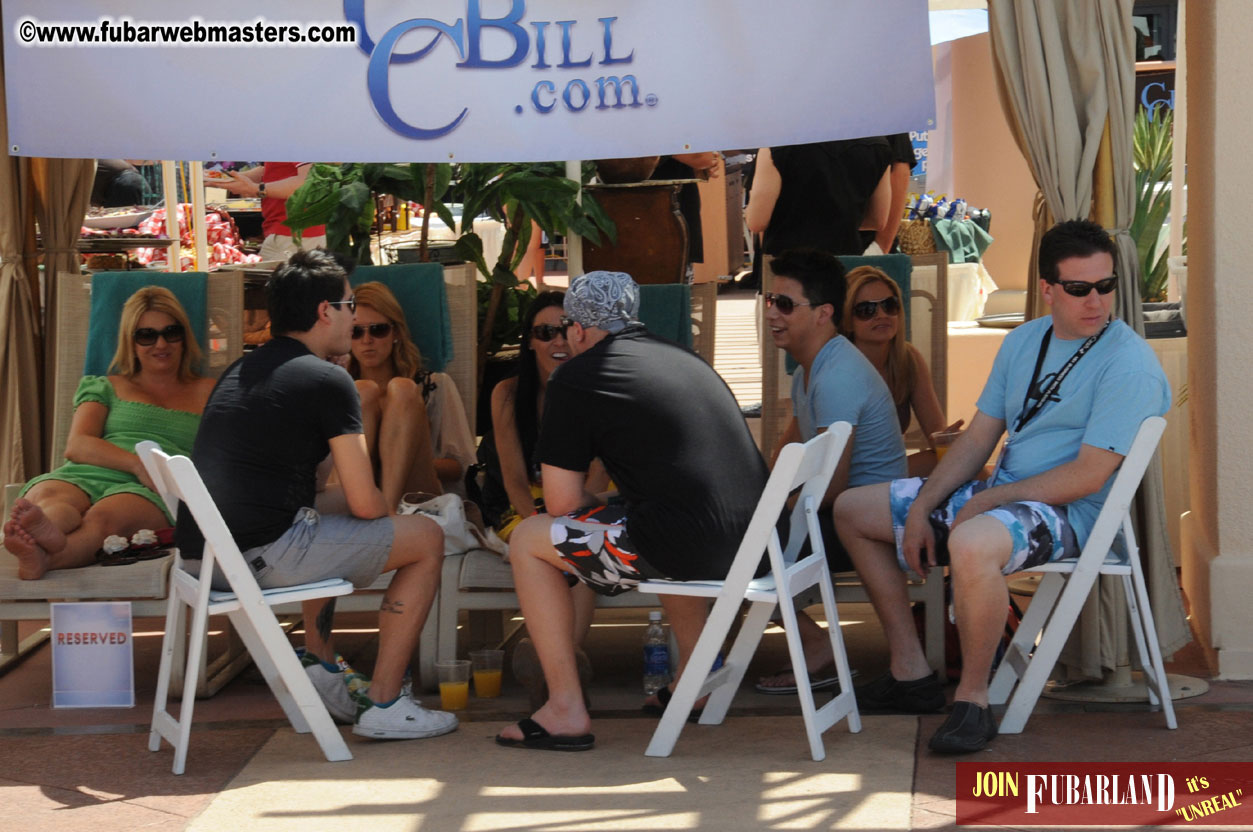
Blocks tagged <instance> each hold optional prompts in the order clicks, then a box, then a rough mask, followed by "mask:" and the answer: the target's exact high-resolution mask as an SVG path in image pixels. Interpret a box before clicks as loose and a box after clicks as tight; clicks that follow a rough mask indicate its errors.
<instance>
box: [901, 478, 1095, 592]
mask: <svg viewBox="0 0 1253 832" xmlns="http://www.w3.org/2000/svg"><path fill="white" fill-rule="evenodd" d="M924 482H926V478H925V477H910V478H909V479H903V480H892V482H891V483H890V485H889V490H888V493H889V499H890V500H891V506H892V531H893V533H894V535H895V537H896V561H897V563H899V564H900V567H901V569H902V570H905V571H908V570H909V567H908V566H907V565H906V563H905V550H904V546H903V543H904V539H905V518H906V517H907V516H908V515H909V507H910V506H912V505H913V504H914V500H915V499H916V498H917V497H918V491H919V490H920V489H921V488H922V484H923V483H924ZM987 487H988V486H987V483H986V482H983V481H982V480H971V481H970V482H968V483H966V484H964V485H961V486H959V487H958V488H957V490H956V491H954V492H953V493H952V494H950V495H949V496H948V499H947V500H945V501H944V502H943V503H941V504H940V506H939V507H938V508H936V509H935V510H934V511H933V512H931V525H932V526H933V527H935V526H942V527H943V528H946V529H951V528H953V519H954V518H956V517H957V513H958V512H960V511H961V509H962V506H964V505H966V503H967V502H969V500H970V498H971V497H973V496H974V495H975V494H978V493H979V492H980V491H982V490H983V489H985V488H987ZM981 516H983V517H992V518H994V519H996V520H999V521H1000V522H1001V524H1002V525H1003V526H1005V528H1006V529H1007V530H1008V531H1009V536H1010V537H1011V538H1012V539H1013V541H1014V550H1013V552H1012V553H1011V554H1010V556H1009V561H1008V562H1007V563H1006V564H1005V567H1004V568H1003V569H1002V570H1001V572H1003V573H1004V574H1006V575H1012V574H1013V573H1015V572H1021V571H1023V570H1024V569H1030V568H1031V567H1033V566H1039V565H1040V564H1042V563H1049V562H1050V561H1055V560H1064V559H1066V558H1076V557H1079V543H1078V541H1077V540H1076V539H1075V532H1074V530H1073V529H1071V527H1070V522H1069V521H1068V520H1067V519H1066V509H1065V508H1059V507H1057V506H1051V505H1049V504H1048V503H1039V502H1034V501H1027V502H1021V503H1006V504H1005V505H1003V506H997V507H996V508H994V509H992V510H991V511H985V512H984V513H983V514H982V515H981Z"/></svg>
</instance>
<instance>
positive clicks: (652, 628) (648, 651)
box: [644, 610, 670, 696]
mask: <svg viewBox="0 0 1253 832" xmlns="http://www.w3.org/2000/svg"><path fill="white" fill-rule="evenodd" d="M669 682H670V638H669V636H668V635H667V634H666V628H665V627H664V626H663V625H662V623H661V611H660V610H653V611H652V612H650V613H649V614H648V629H647V630H645V631H644V695H645V696H652V695H653V694H654V693H656V692H657V691H658V690H660V689H661V688H663V687H665V686H666V685H667V684H669Z"/></svg>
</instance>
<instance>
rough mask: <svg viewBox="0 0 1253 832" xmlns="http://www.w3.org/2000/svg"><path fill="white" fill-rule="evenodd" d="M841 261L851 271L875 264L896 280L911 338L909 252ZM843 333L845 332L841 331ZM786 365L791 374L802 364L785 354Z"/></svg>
mask: <svg viewBox="0 0 1253 832" xmlns="http://www.w3.org/2000/svg"><path fill="white" fill-rule="evenodd" d="M839 260H840V263H841V264H842V265H843V266H844V271H846V272H851V271H852V270H853V269H855V268H857V267H858V266H874V267H875V268H877V269H882V270H883V271H884V272H885V273H886V274H887V276H888V277H890V278H892V279H893V280H895V281H896V285H897V286H900V287H901V297H902V298H904V299H905V340H907V341H908V340H909V305H910V304H909V276H910V274H911V273H913V270H914V264H913V261H912V260H910V259H909V255H908V254H872V255H869V256H863V255H852V254H846V255H842V256H840V258H839ZM843 314H844V310H843V309H840V310H838V311H837V312H836V315H843ZM841 334H843V333H841ZM784 366H785V368H786V369H787V374H788V375H791V374H792V373H794V372H796V368H797V367H799V366H800V365H799V364H797V363H796V362H795V361H793V360H792V356H790V355H789V356H785V358H784Z"/></svg>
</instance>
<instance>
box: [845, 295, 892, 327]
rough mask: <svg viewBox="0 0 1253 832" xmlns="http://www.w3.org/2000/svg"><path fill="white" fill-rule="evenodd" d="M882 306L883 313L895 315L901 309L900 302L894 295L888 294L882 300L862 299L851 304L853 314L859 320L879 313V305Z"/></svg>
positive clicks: (871, 317) (867, 319)
mask: <svg viewBox="0 0 1253 832" xmlns="http://www.w3.org/2000/svg"><path fill="white" fill-rule="evenodd" d="M880 306H882V307H883V314H884V315H895V314H896V313H897V312H900V311H901V302H900V301H899V300H897V299H896V295H888V296H887V297H886V298H884V299H883V300H863V301H862V302H861V303H854V304H853V316H854V317H856V318H857V319H858V320H859V321H869V320H872V319H873V318H874V316H875V315H878V314H879V307H880Z"/></svg>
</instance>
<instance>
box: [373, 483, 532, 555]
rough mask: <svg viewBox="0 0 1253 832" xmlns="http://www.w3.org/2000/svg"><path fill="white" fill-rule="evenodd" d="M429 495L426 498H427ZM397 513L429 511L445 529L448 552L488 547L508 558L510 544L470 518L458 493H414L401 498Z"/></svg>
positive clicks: (462, 552)
mask: <svg viewBox="0 0 1253 832" xmlns="http://www.w3.org/2000/svg"><path fill="white" fill-rule="evenodd" d="M423 498H426V499H423ZM396 513H397V514H425V515H426V516H427V517H429V518H431V519H432V520H434V521H435V522H436V523H438V524H439V527H440V528H441V529H443V530H444V555H445V556H447V555H463V554H465V553H466V552H468V551H470V550H471V549H486V550H488V551H489V552H495V553H496V554H498V555H500V556H501V557H502V558H506V559H507V558H508V554H509V547H508V546H506V545H505V543H504V541H502V540H501V539H500V538H499V537H497V536H496V533H495V532H494V531H492V530H491V529H488V531H487V533H486V534H484V533H483V532H481V531H479V529H478V527H477V526H475V525H474V524H473V523H471V522H470V521H468V520H466V510H465V506H464V505H462V503H461V497H460V496H458V495H456V494H440V495H439V496H438V497H431V496H430V495H429V494H423V493H421V492H410V493H408V494H406V495H404V496H403V497H401V498H400V507H399V508H398V509H397V510H396Z"/></svg>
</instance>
